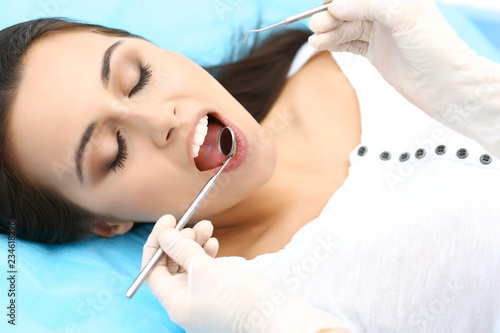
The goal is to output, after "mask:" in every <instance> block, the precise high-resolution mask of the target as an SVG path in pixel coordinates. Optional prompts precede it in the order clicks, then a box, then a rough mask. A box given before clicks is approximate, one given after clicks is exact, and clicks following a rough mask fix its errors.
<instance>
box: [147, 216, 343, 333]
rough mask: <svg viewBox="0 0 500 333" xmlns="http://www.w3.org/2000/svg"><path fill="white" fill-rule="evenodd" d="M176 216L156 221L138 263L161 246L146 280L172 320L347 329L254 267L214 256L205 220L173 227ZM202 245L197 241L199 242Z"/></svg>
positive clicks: (211, 327) (255, 327)
mask: <svg viewBox="0 0 500 333" xmlns="http://www.w3.org/2000/svg"><path fill="white" fill-rule="evenodd" d="M174 227H175V218H174V217H173V216H171V215H165V216H163V217H162V218H160V219H159V220H158V222H157V223H156V225H155V227H154V229H153V231H152V233H151V235H150V236H149V238H148V240H147V242H146V244H145V245H144V252H143V259H142V266H143V267H144V266H145V265H146V263H147V262H148V261H149V259H150V258H151V257H152V256H153V254H154V253H155V252H156V250H157V249H158V246H159V245H161V247H162V249H163V250H164V252H165V253H166V254H167V255H168V257H167V256H166V255H164V256H163V257H162V258H161V259H160V261H159V262H158V264H157V265H156V266H155V268H154V269H153V270H152V271H151V273H150V275H149V277H148V278H147V280H146V283H147V285H148V286H149V288H150V289H151V290H152V292H153V294H154V295H155V296H156V297H157V298H158V299H159V300H160V302H161V304H162V305H163V306H164V307H165V309H166V310H167V313H168V315H169V316H170V319H172V321H173V322H175V323H177V324H178V325H180V326H181V327H182V328H184V329H185V330H186V331H187V332H188V333H191V332H200V333H201V332H203V333H210V332H217V333H220V332H273V333H279V332H287V333H294V332H311V333H312V332H325V333H326V332H349V330H348V329H347V327H346V326H345V325H343V324H342V323H341V322H340V321H338V320H337V319H336V318H334V317H333V316H330V315H329V314H327V313H326V312H323V311H321V310H319V309H317V308H314V307H312V306H310V305H308V304H306V303H304V302H302V301H301V300H300V299H298V298H297V297H295V296H294V295H292V294H291V293H289V292H288V291H286V290H284V289H282V288H280V287H278V286H277V285H274V284H273V283H271V282H270V281H268V280H266V279H264V278H262V277H261V276H259V275H258V274H256V273H255V272H253V271H250V270H247V269H245V268H243V267H241V266H238V265H235V264H232V263H229V262H224V261H220V260H215V259H213V257H214V256H215V254H216V253H217V250H218V243H217V240H216V239H215V238H210V236H211V235H212V231H213V227H212V224H211V223H210V222H208V221H202V222H199V223H198V224H196V225H195V226H194V227H193V229H183V230H182V232H179V231H177V230H175V229H174ZM200 245H201V246H200Z"/></svg>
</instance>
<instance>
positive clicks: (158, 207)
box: [94, 157, 205, 221]
mask: <svg viewBox="0 0 500 333" xmlns="http://www.w3.org/2000/svg"><path fill="white" fill-rule="evenodd" d="M127 167H128V169H127V171H126V173H124V174H123V175H118V176H117V177H115V179H114V180H113V181H110V182H109V183H108V184H106V185H103V186H102V187H101V188H100V189H98V190H97V191H96V192H95V194H96V195H95V196H94V197H95V198H96V200H95V201H94V204H95V206H94V207H99V208H98V210H99V212H103V213H104V214H106V215H110V216H114V217H117V218H119V219H123V220H133V221H156V220H157V219H158V218H159V217H160V216H162V215H164V214H167V213H168V214H172V215H174V216H175V217H176V218H179V217H180V216H182V213H184V207H183V206H182V205H181V203H185V202H188V203H189V202H191V201H192V199H193V198H194V196H196V195H197V194H198V192H197V191H196V190H195V189H197V188H201V187H202V186H203V185H204V182H205V180H204V179H202V178H201V177H199V176H196V175H193V174H191V172H188V171H186V170H185V169H182V168H179V167H176V166H173V165H172V164H169V163H168V162H166V161H165V160H164V159H160V158H156V159H155V158H154V157H150V158H148V160H147V161H142V162H138V163H134V165H132V163H129V165H128V166H127ZM190 189H192V190H190Z"/></svg>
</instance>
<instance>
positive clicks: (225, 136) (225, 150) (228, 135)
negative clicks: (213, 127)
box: [219, 127, 236, 157]
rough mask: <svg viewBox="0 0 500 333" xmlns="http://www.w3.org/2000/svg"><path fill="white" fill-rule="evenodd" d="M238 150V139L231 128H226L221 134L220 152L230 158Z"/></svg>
mask: <svg viewBox="0 0 500 333" xmlns="http://www.w3.org/2000/svg"><path fill="white" fill-rule="evenodd" d="M235 150H236V139H235V137H234V131H233V130H232V129H231V128H229V127H224V128H223V129H222V130H221V131H220V132H219V151H220V153H221V154H222V155H224V156H225V157H230V156H231V155H233V154H234V151H235Z"/></svg>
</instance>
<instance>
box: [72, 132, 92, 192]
mask: <svg viewBox="0 0 500 333" xmlns="http://www.w3.org/2000/svg"><path fill="white" fill-rule="evenodd" d="M96 127H97V122H93V123H91V124H90V125H89V126H87V129H85V132H84V133H83V135H82V139H81V141H80V145H79V146H78V149H77V150H76V154H75V161H76V175H77V176H78V180H79V181H80V183H82V184H83V172H82V164H83V152H84V151H85V147H87V144H88V143H89V141H90V139H91V138H92V135H93V134H94V132H95V129H96Z"/></svg>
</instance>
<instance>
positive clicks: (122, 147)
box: [109, 132, 128, 172]
mask: <svg viewBox="0 0 500 333" xmlns="http://www.w3.org/2000/svg"><path fill="white" fill-rule="evenodd" d="M116 141H117V142H118V154H117V155H116V158H115V160H114V161H113V163H111V166H110V167H109V168H110V169H112V170H113V171H114V172H116V171H117V170H118V169H123V167H124V166H125V160H126V159H127V156H128V153H127V144H126V142H125V139H124V138H123V136H122V135H121V133H120V132H117V133H116Z"/></svg>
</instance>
